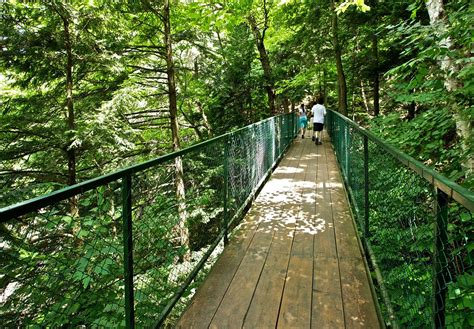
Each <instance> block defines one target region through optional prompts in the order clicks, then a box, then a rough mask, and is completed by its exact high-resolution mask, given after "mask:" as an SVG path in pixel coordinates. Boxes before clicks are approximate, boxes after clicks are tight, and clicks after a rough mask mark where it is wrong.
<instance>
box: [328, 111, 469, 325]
mask: <svg viewBox="0 0 474 329" xmlns="http://www.w3.org/2000/svg"><path fill="white" fill-rule="evenodd" d="M327 129H328V132H329V134H330V136H331V139H332V143H333V146H334V149H335V151H336V155H337V159H338V161H339V165H340V168H341V171H342V174H343V177H344V180H345V183H346V187H347V189H348V191H349V196H350V199H351V203H352V206H353V209H354V212H355V217H356V222H357V225H358V227H359V229H360V232H361V239H362V243H363V245H364V248H365V250H366V254H367V255H368V256H369V258H370V259H369V262H370V265H371V270H372V271H373V276H374V277H375V279H376V285H375V286H376V290H377V295H378V297H379V300H380V302H381V303H380V304H381V308H382V313H383V317H384V319H385V322H386V324H387V325H389V326H392V327H404V328H405V327H407V328H408V327H409V328H428V327H434V328H472V327H474V266H473V264H474V254H473V253H474V242H473V238H474V219H473V211H474V194H473V193H472V192H471V191H469V190H467V189H465V188H463V187H461V186H459V185H457V184H455V183H454V182H452V181H450V180H448V179H446V178H445V177H443V176H442V175H440V174H438V173H437V172H435V171H434V170H432V169H430V168H428V167H426V166H425V165H423V164H422V163H420V162H418V161H416V160H414V159H413V158H411V157H410V156H408V155H406V154H404V153H402V152H400V151H399V150H397V149H395V148H394V147H392V146H390V145H388V144H386V143H385V142H383V141H382V140H381V139H379V138H378V137H376V136H375V135H374V134H372V133H370V132H369V131H367V130H365V129H363V128H361V127H360V126H358V125H357V124H356V123H354V122H353V121H351V120H349V119H347V118H346V117H343V116H341V115H340V114H339V113H336V112H333V111H329V113H328V120H327Z"/></svg>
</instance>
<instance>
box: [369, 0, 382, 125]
mask: <svg viewBox="0 0 474 329" xmlns="http://www.w3.org/2000/svg"><path fill="white" fill-rule="evenodd" d="M370 6H371V7H372V9H371V11H372V13H373V14H372V25H373V26H372V28H373V31H372V35H371V39H372V63H373V64H372V69H373V71H372V74H373V80H372V83H373V88H374V116H378V115H379V114H380V80H379V40H378V36H377V24H379V22H378V8H377V6H378V0H372V1H371V2H370Z"/></svg>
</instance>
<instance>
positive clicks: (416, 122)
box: [371, 109, 463, 180]
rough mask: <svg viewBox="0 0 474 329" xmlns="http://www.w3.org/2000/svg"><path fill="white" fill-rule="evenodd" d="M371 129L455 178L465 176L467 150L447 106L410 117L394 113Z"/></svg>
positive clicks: (374, 121)
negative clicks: (464, 157) (460, 142)
mask: <svg viewBox="0 0 474 329" xmlns="http://www.w3.org/2000/svg"><path fill="white" fill-rule="evenodd" d="M371 130H372V131H374V132H376V133H377V134H379V135H380V136H381V137H383V138H384V139H385V140H387V141H388V142H390V143H392V144H393V145H395V146H396V147H397V148H399V149H400V150H402V151H403V152H405V153H407V154H409V155H411V156H412V157H414V158H415V159H417V160H419V161H422V162H425V163H426V164H428V165H430V166H433V167H434V168H436V170H438V171H440V172H442V173H444V174H445V175H446V176H447V177H449V178H450V179H453V180H458V179H459V178H460V177H462V176H463V171H462V168H461V161H462V158H463V152H462V150H461V148H460V145H459V143H457V136H456V123H455V121H454V119H453V117H452V115H451V114H450V113H449V111H448V110H446V109H437V110H435V109H432V110H431V111H426V112H423V113H421V114H420V115H418V116H416V117H415V118H414V119H413V120H410V121H407V120H403V119H401V118H400V114H398V113H392V114H390V115H387V116H383V117H379V118H376V119H374V120H373V121H372V122H371Z"/></svg>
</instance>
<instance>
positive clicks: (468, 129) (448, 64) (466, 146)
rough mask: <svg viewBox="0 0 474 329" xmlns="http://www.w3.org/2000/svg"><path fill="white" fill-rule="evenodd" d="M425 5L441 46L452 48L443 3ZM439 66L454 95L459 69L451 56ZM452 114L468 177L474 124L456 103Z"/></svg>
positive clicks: (432, 0)
mask: <svg viewBox="0 0 474 329" xmlns="http://www.w3.org/2000/svg"><path fill="white" fill-rule="evenodd" d="M425 3H426V8H427V10H428V15H429V17H430V24H431V26H432V27H433V30H434V33H435V34H436V35H437V36H438V37H439V41H438V44H439V46H440V47H441V48H446V49H450V48H452V40H451V38H450V37H449V36H447V37H445V36H444V35H443V34H444V33H445V32H446V31H447V24H448V22H447V21H446V18H445V13H444V6H443V1H442V0H430V1H427V2H425ZM439 66H440V68H441V70H442V71H443V72H444V87H445V88H446V90H447V91H448V92H449V93H451V94H454V92H455V91H456V89H458V88H460V87H461V82H460V81H459V80H457V79H456V78H454V77H455V76H456V73H457V72H459V67H458V66H457V65H456V64H455V62H454V61H453V60H452V59H451V58H449V56H445V57H444V58H443V59H441V60H440V61H439ZM452 113H453V117H454V119H455V121H456V131H457V134H458V136H459V137H460V140H461V147H462V148H463V150H464V151H465V152H466V154H468V155H467V159H465V161H463V164H462V165H463V167H464V168H466V177H468V176H470V175H472V174H473V172H474V156H473V155H472V153H470V152H469V150H470V148H471V145H470V139H471V133H472V124H471V122H470V121H469V120H466V119H464V118H463V116H462V115H461V114H460V113H459V107H458V106H457V104H456V103H455V102H453V103H452Z"/></svg>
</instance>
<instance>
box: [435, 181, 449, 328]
mask: <svg viewBox="0 0 474 329" xmlns="http://www.w3.org/2000/svg"><path fill="white" fill-rule="evenodd" d="M436 199H437V203H436V205H437V210H436V225H435V228H434V249H433V328H436V329H437V328H444V327H445V311H446V293H447V291H448V287H447V284H446V281H447V280H446V278H447V275H448V273H447V267H448V260H447V258H446V255H445V254H444V248H445V246H446V245H447V244H448V195H447V194H446V193H444V192H443V191H441V190H439V189H436Z"/></svg>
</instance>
